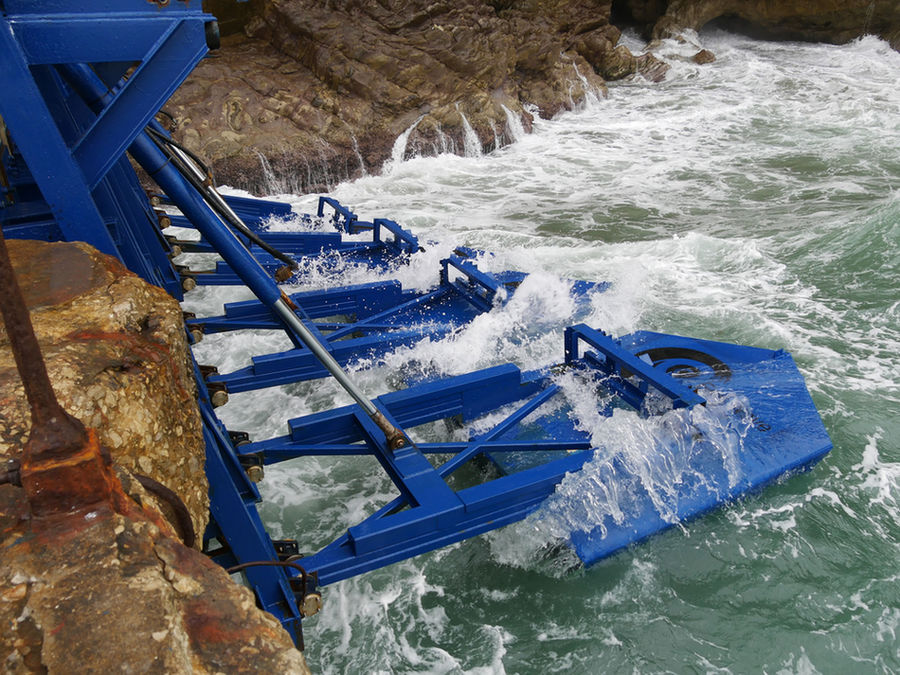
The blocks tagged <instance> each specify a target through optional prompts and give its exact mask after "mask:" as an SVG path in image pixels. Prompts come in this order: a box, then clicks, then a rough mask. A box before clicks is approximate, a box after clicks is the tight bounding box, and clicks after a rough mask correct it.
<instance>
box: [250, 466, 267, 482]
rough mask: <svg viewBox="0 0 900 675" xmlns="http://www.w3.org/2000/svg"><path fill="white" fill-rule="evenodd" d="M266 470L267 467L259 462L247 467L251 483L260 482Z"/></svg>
mask: <svg viewBox="0 0 900 675" xmlns="http://www.w3.org/2000/svg"><path fill="white" fill-rule="evenodd" d="M265 475H266V472H265V469H263V468H262V466H260V465H259V464H254V465H253V466H248V467H247V478H249V479H250V482H251V483H259V482H261V481H262V479H263V478H265Z"/></svg>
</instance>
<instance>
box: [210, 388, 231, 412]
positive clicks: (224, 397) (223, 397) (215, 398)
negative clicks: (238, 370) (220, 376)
mask: <svg viewBox="0 0 900 675" xmlns="http://www.w3.org/2000/svg"><path fill="white" fill-rule="evenodd" d="M209 400H210V403H212V405H213V408H219V407H221V406H223V405H225V404H226V403H228V392H226V391H223V390H221V389H219V390H218V391H214V392H213V395H212V396H210V398H209Z"/></svg>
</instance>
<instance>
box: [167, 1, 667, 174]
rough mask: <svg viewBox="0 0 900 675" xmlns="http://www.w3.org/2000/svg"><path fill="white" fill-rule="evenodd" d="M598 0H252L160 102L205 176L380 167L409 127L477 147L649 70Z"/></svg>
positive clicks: (418, 148) (443, 142)
mask: <svg viewBox="0 0 900 675" xmlns="http://www.w3.org/2000/svg"><path fill="white" fill-rule="evenodd" d="M609 14H610V2H603V1H602V0H548V1H547V2H541V3H536V2H515V1H513V0H493V1H492V2H484V1H483V0H462V1H457V2H430V1H428V2H426V1H423V0H414V1H412V2H408V1H403V2H401V1H399V0H383V1H382V2H377V3H376V2H325V3H322V2H314V1H313V0H265V2H260V3H259V4H258V6H257V12H256V13H255V14H254V15H253V16H252V17H251V18H250V19H249V20H248V22H247V24H246V26H245V33H246V35H243V36H232V37H227V38H226V39H225V41H224V46H223V48H222V49H221V50H219V52H218V53H217V54H216V55H215V56H214V57H212V58H210V59H207V60H205V61H204V62H203V63H202V64H201V65H200V66H199V67H198V68H197V69H196V71H195V72H194V74H193V75H192V76H191V77H190V78H189V80H188V81H187V83H186V84H185V85H184V86H182V88H181V89H180V90H179V91H178V92H177V93H176V95H175V96H174V97H173V99H172V100H171V101H170V103H169V104H168V106H167V109H168V111H169V112H170V113H172V114H173V116H174V117H175V118H176V119H177V121H178V129H179V131H178V134H179V137H180V138H181V139H182V140H183V141H185V142H186V143H187V145H188V146H189V147H191V149H193V150H196V151H198V152H199V153H200V154H202V155H204V156H206V157H207V158H209V159H210V161H211V162H212V165H213V168H214V170H215V172H216V178H217V180H218V181H219V182H222V183H229V184H232V185H240V186H243V187H249V188H251V189H253V188H259V187H261V186H260V179H261V174H262V171H261V162H262V161H266V162H267V163H268V164H269V165H270V166H271V168H272V170H273V171H274V173H275V174H276V175H277V176H279V177H281V178H286V179H287V181H286V183H287V185H286V187H288V188H290V189H292V190H298V191H305V190H309V189H316V188H320V187H322V186H323V185H327V184H329V183H331V184H333V183H335V182H337V181H339V180H345V179H347V178H350V177H354V176H358V175H360V174H361V173H364V172H376V171H378V170H380V168H381V166H382V165H383V163H384V162H385V161H386V160H387V159H388V158H390V157H391V152H392V149H393V145H394V141H395V139H397V138H398V136H400V135H401V134H402V133H403V132H404V131H405V130H408V129H410V128H412V127H414V129H412V131H411V133H410V135H409V138H408V143H407V149H406V152H407V153H416V152H421V153H425V154H435V153H438V152H443V151H451V152H454V151H455V152H458V153H463V152H464V151H466V149H467V148H468V151H469V152H470V153H476V152H482V151H485V150H490V149H492V148H496V147H499V146H502V145H505V144H507V143H509V142H510V140H512V137H513V135H514V134H515V130H516V129H518V128H521V127H524V128H526V129H527V128H528V126H529V125H530V123H531V120H532V115H533V114H540V115H542V116H545V117H549V116H551V115H554V114H556V113H557V112H559V111H560V110H563V109H567V108H571V107H573V106H575V105H578V104H579V103H580V102H581V101H583V100H584V98H585V96H586V95H589V94H601V93H602V92H603V91H604V89H605V81H606V80H610V79H616V78H622V77H626V76H628V75H631V74H633V73H635V72H640V73H644V74H645V75H646V76H647V77H649V78H651V79H658V78H660V77H662V76H663V74H664V72H665V66H664V65H663V64H662V63H661V62H659V61H657V60H656V59H655V58H654V57H652V56H650V55H641V56H634V55H632V54H631V53H630V52H629V51H628V50H627V49H625V48H624V47H620V46H619V47H617V42H618V40H619V31H618V29H616V28H615V27H614V26H612V25H611V24H610V23H609ZM531 106H533V107H531ZM263 158H264V160H263Z"/></svg>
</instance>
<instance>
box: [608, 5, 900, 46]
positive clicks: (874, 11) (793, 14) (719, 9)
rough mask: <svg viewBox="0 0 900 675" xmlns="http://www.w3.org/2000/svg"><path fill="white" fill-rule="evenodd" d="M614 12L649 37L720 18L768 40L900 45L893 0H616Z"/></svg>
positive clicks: (668, 34)
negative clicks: (875, 39)
mask: <svg viewBox="0 0 900 675" xmlns="http://www.w3.org/2000/svg"><path fill="white" fill-rule="evenodd" d="M614 4H616V5H617V9H618V10H619V14H620V15H621V16H623V17H626V18H630V19H632V20H634V21H636V22H637V23H639V24H641V25H643V26H644V27H645V28H646V29H648V32H649V33H650V37H652V38H654V39H661V38H667V37H675V36H677V35H678V34H680V33H681V32H682V31H684V30H685V29H692V30H696V31H699V30H700V29H701V28H703V26H705V25H707V24H708V23H710V22H711V21H714V20H720V21H722V23H723V25H724V26H725V27H727V28H730V29H734V30H738V31H741V32H746V33H749V34H751V35H755V36H758V37H763V38H768V39H780V40H810V41H815V42H832V43H836V44H843V43H846V42H849V41H851V40H855V39H856V38H858V37H861V36H863V35H877V36H879V37H882V38H884V39H885V40H887V41H888V42H890V43H891V46H892V47H893V48H894V49H900V6H898V4H897V2H896V0H785V1H783V2H770V1H769V0H670V1H669V2H668V3H666V2H661V1H660V0H621V1H620V2H617V3H614Z"/></svg>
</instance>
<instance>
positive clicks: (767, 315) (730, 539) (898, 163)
mask: <svg viewBox="0 0 900 675" xmlns="http://www.w3.org/2000/svg"><path fill="white" fill-rule="evenodd" d="M700 39H702V43H703V46H704V47H706V48H708V49H711V50H712V51H713V52H714V53H715V54H716V56H717V57H718V58H717V61H716V62H715V63H714V64H711V65H706V66H697V65H695V64H693V63H691V62H689V61H688V60H687V59H686V58H684V57H686V56H688V55H690V54H692V53H693V52H694V51H696V47H695V46H692V45H677V44H674V43H671V44H668V45H666V46H665V48H664V50H663V56H664V57H665V58H666V59H667V60H669V61H670V62H671V64H672V70H671V71H670V75H669V77H668V79H667V80H666V81H665V82H663V83H660V84H650V83H646V82H643V81H633V82H626V83H618V84H615V85H613V86H611V87H610V91H609V96H608V97H607V98H605V99H604V98H597V99H595V100H590V101H588V102H587V103H586V104H585V106H584V107H583V108H582V109H580V110H578V111H575V112H572V113H567V114H565V115H562V116H560V117H558V118H557V119H554V120H551V121H538V122H537V123H536V124H535V129H534V133H533V134H530V135H527V136H523V137H522V138H521V139H520V140H519V142H517V143H514V144H512V145H510V146H507V147H505V148H503V149H501V150H499V151H497V152H495V153H492V154H489V155H485V156H482V157H456V156H439V157H431V158H415V159H411V160H407V161H404V162H396V163H393V164H392V165H390V166H389V167H386V170H385V172H384V173H383V175H380V176H377V177H366V178H362V179H360V180H357V181H354V182H352V183H345V184H341V185H338V186H335V189H334V191H333V195H334V196H336V197H337V198H338V199H340V200H341V201H342V202H344V203H346V204H349V205H351V206H352V207H354V209H355V210H356V212H358V213H360V215H361V216H362V217H364V218H365V217H369V218H371V217H378V216H388V217H392V218H394V219H395V220H397V221H398V222H400V223H402V224H404V225H405V226H408V227H410V228H411V229H412V230H413V231H415V232H416V233H417V234H419V235H420V237H422V238H424V239H431V240H434V241H436V242H438V243H437V245H436V246H434V247H433V248H432V250H431V251H429V253H428V254H426V255H424V256H423V257H422V259H421V260H420V261H419V262H418V263H416V264H415V265H413V266H412V267H411V268H410V269H408V270H404V271H403V272H402V273H401V278H402V279H403V280H404V282H405V283H408V284H413V285H419V286H427V285H429V284H430V283H433V280H434V279H433V277H434V274H435V270H436V268H437V267H436V265H437V260H438V259H439V258H440V257H441V255H443V254H444V253H446V251H447V250H449V248H450V247H451V246H452V245H454V244H466V245H469V246H474V247H480V248H484V249H488V250H491V251H493V252H495V253H496V256H497V257H496V260H495V261H494V263H491V264H492V265H493V264H496V267H497V268H503V267H512V268H516V269H522V270H528V271H532V272H535V274H534V275H533V276H534V279H535V281H534V282H533V283H532V284H531V285H530V286H528V287H527V288H525V290H526V291H527V292H525V293H523V294H522V298H521V300H519V299H518V295H517V296H516V302H515V303H510V306H508V307H507V308H505V309H504V310H501V311H499V312H498V311H495V312H494V313H492V315H489V316H487V317H482V318H481V319H479V320H477V321H476V322H475V323H474V324H473V325H472V326H470V327H469V328H467V329H466V330H464V331H462V332H461V333H460V334H458V335H455V336H453V337H452V338H450V339H448V340H445V341H442V342H440V343H435V344H432V343H427V344H423V345H419V346H417V347H414V348H411V349H408V350H402V351H400V352H398V353H397V354H395V355H393V356H392V357H391V359H390V360H389V361H390V363H389V368H388V369H387V370H386V369H383V368H382V369H376V371H375V372H368V371H366V372H360V373H359V374H358V375H357V377H359V378H360V380H361V381H362V383H363V386H364V387H366V388H367V389H368V390H369V391H370V392H372V393H380V392H381V391H384V387H385V384H384V380H385V377H386V376H387V375H386V373H387V372H388V371H389V370H390V367H399V365H400V364H402V363H404V362H405V361H407V360H409V359H415V360H417V361H419V362H426V361H427V362H429V363H430V364H431V365H432V367H434V368H437V369H438V370H442V371H444V372H448V373H449V372H465V371H467V370H471V369H473V368H478V367H483V366H485V365H490V364H493V363H497V362H501V361H505V360H513V361H516V362H517V363H520V364H521V365H524V366H526V367H527V366H531V365H538V364H542V363H547V362H554V361H558V360H559V358H560V355H561V353H562V340H561V338H560V337H559V329H560V328H561V327H562V326H564V325H566V324H567V323H570V322H571V319H572V316H573V312H574V311H575V310H574V309H573V308H572V307H571V306H570V304H567V303H566V302H565V297H566V286H565V284H564V283H562V282H560V281H558V277H569V278H581V279H587V280H592V281H600V280H610V281H612V282H613V284H614V285H613V288H612V290H610V291H609V292H608V293H606V294H604V295H603V296H601V297H599V298H595V300H594V303H593V306H592V308H591V313H590V316H589V317H588V322H589V323H593V324H594V325H597V326H599V327H602V328H605V329H606V330H608V331H612V332H614V333H625V332H628V331H631V330H634V329H644V328H645V329H652V330H662V331H665V332H673V333H679V332H681V333H684V334H689V335H693V336H696V337H702V338H709V339H719V340H728V341H735V342H741V343H745V344H751V345H756V346H761V347H769V348H785V349H787V350H788V351H790V352H791V353H792V354H793V355H794V358H795V359H796V361H797V363H798V365H799V367H800V369H801V370H802V372H803V373H804V375H805V376H806V378H807V383H808V386H809V389H810V391H811V393H812V395H813V398H814V400H815V402H816V405H817V406H818V408H819V410H820V412H821V414H822V417H823V419H824V421H825V425H826V427H827V429H828V431H829V433H830V434H831V437H832V439H833V441H834V450H833V451H832V452H831V454H829V455H828V456H827V457H826V458H825V459H824V461H822V462H821V463H820V464H819V465H818V466H816V467H815V468H814V469H813V470H812V471H810V472H809V473H806V474H803V475H799V476H794V477H791V478H789V479H787V480H784V481H782V482H781V483H779V484H777V485H774V486H772V487H769V488H767V489H766V490H765V491H763V492H762V493H760V494H757V495H754V496H752V497H750V498H747V499H745V500H742V501H740V502H738V503H734V504H731V505H729V506H727V507H726V508H723V509H721V510H719V511H717V512H715V513H713V514H711V515H709V516H707V517H704V518H702V519H700V520H697V521H694V522H691V523H689V524H687V525H686V526H684V527H681V528H675V529H672V530H670V531H669V532H667V533H665V534H663V535H660V536H657V537H655V538H653V539H652V540H650V541H648V542H646V543H644V544H642V545H640V546H637V547H634V548H632V549H630V550H628V551H626V552H624V553H621V554H618V555H616V556H614V557H613V558H611V559H608V560H606V561H603V562H601V563H600V564H597V565H595V566H594V567H592V568H590V569H579V570H575V571H572V570H571V569H569V568H568V566H567V564H566V562H567V561H566V560H565V556H562V557H560V556H559V555H556V556H554V555H546V554H542V553H541V550H542V548H541V544H542V543H546V542H541V541H540V535H539V534H536V531H535V528H534V525H533V524H532V523H530V522H528V521H526V522H525V523H521V524H518V525H514V526H511V527H508V528H506V529H505V530H503V531H500V532H496V533H491V534H488V535H484V536H481V537H479V538H477V539H474V540H472V541H469V542H465V543H462V544H458V545H455V546H452V547H450V548H448V549H445V550H442V551H438V552H434V553H431V554H427V555H423V556H420V557H418V558H416V559H414V560H411V561H407V562H404V563H400V564H397V565H393V566H391V567H389V568H386V569H383V570H379V571H376V572H372V573H369V574H366V575H364V576H362V577H359V578H355V579H351V580H348V581H345V582H342V583H339V584H336V585H334V586H331V587H327V588H326V589H325V609H324V610H323V611H322V613H320V615H318V616H317V617H316V618H314V619H312V620H309V621H307V622H306V624H305V634H306V641H307V645H308V649H307V657H308V659H309V661H310V663H311V665H312V666H313V668H314V670H315V671H318V672H326V673H345V672H348V673H357V672H359V673H369V672H404V673H406V672H416V673H426V672H427V673H431V672H435V673H461V672H466V673H479V674H481V673H504V672H506V673H544V672H576V673H598V672H626V671H630V672H641V673H653V672H679V673H680V672H689V673H693V672H727V673H746V672H767V673H776V672H778V673H780V672H786V673H816V672H819V673H849V672H853V673H889V672H898V671H900V636H898V630H900V584H898V581H900V543H898V542H900V487H898V482H900V383H898V374H900V355H898V354H900V88H898V86H897V84H898V75H900V54H898V53H896V52H893V51H891V50H890V48H889V47H888V46H887V45H886V44H885V43H884V42H881V41H879V40H876V39H874V38H866V39H864V40H862V41H859V42H856V43H853V44H850V45H846V46H826V45H808V44H783V43H782V44H776V43H764V42H756V41H752V40H750V39H747V38H742V37H736V36H732V35H728V34H725V33H719V32H711V33H708V34H707V33H704V34H703V35H702V36H701V38H700ZM626 41H627V42H628V43H629V44H630V46H632V47H633V48H635V49H638V48H639V47H640V45H639V44H638V43H637V42H636V40H635V39H634V38H626ZM574 77H576V75H575V74H574V73H573V78H574ZM401 149H402V148H401ZM276 187H277V186H276ZM290 199H291V200H292V201H294V202H295V203H296V204H297V205H298V207H300V208H301V209H302V210H310V209H311V208H313V205H314V197H312V196H293V195H292V196H290ZM367 278H371V275H370V274H369V273H366V272H363V271H361V270H355V269H348V270H345V273H344V277H343V279H344V280H346V281H359V280H362V279H367ZM320 281H321V279H320V278H318V279H317V278H316V277H315V276H314V275H313V277H311V278H310V279H309V281H308V282H307V283H308V284H309V285H315V284H316V283H317V282H320ZM523 288H524V287H523ZM219 292H220V291H218V290H216V291H209V292H208V294H207V295H198V296H196V299H195V300H192V302H195V303H197V304H200V305H202V304H203V303H207V304H208V305H209V304H210V303H212V304H215V302H217V301H218V300H219V299H220V298H219V296H217V295H215V293H219ZM535 325H537V326H538V327H539V328H541V329H542V330H545V331H546V337H540V338H535V339H531V340H529V341H528V342H527V344H524V345H522V344H518V343H517V342H516V339H517V338H516V336H517V335H521V333H522V328H523V327H525V326H528V327H529V329H533V328H534V327H535ZM229 339H231V342H225V339H224V338H223V339H222V340H218V341H217V340H210V339H208V340H206V341H204V343H203V344H201V345H200V350H203V349H205V350H207V351H206V355H207V356H209V357H210V358H206V359H203V358H201V360H202V361H209V360H213V358H212V357H213V356H216V357H217V358H218V360H219V361H220V362H221V363H222V364H223V365H225V366H226V367H227V366H229V365H241V364H242V362H243V361H244V360H246V358H247V357H248V355H249V354H250V353H251V352H252V351H253V350H256V351H261V350H262V349H265V348H266V347H270V348H275V347H277V346H278V345H279V344H281V343H280V342H279V340H280V338H263V337H256V338H253V339H252V340H251V339H249V338H229ZM241 340H245V341H246V342H241ZM264 340H268V342H265V341H264ZM223 343H225V344H227V346H228V349H227V350H223V349H222V345H223ZM201 356H203V354H201ZM344 402H345V399H344V398H343V396H342V394H341V393H339V392H337V391H336V390H335V389H334V387H332V386H331V385H327V384H326V385H321V384H319V385H295V386H292V387H286V388H279V389H275V390H268V391H265V392H260V393H256V394H252V395H245V396H235V397H233V399H232V403H229V404H228V405H227V406H225V408H223V409H222V411H223V417H224V418H225V419H226V422H227V423H228V424H229V426H231V427H232V428H240V429H247V430H250V431H252V432H254V435H255V436H257V437H263V436H266V435H269V436H271V435H276V434H280V433H284V427H283V420H284V419H286V418H287V417H291V416H296V415H298V414H301V413H303V412H306V411H309V410H314V409H321V408H323V407H326V406H330V405H333V404H335V403H344ZM263 490H264V494H265V496H266V498H267V499H268V500H269V501H268V503H267V505H266V506H265V507H264V509H263V514H264V517H265V518H266V519H267V521H268V522H269V523H270V524H271V526H272V528H273V530H274V531H275V533H276V534H283V535H285V536H295V537H297V538H298V539H300V540H301V542H302V544H301V545H302V546H304V547H306V548H307V549H308V550H314V549H315V548H317V547H318V546H321V545H323V544H324V543H326V542H327V541H329V540H330V539H331V538H333V537H334V536H337V535H338V534H339V533H340V532H342V531H343V529H345V528H346V527H347V526H348V525H351V524H353V523H355V522H358V521H359V520H360V519H361V518H362V517H364V516H365V515H366V514H367V513H370V512H371V511H372V510H374V509H375V508H376V507H377V506H378V505H380V504H381V503H383V502H385V501H387V500H388V499H390V498H391V496H392V491H391V486H390V484H389V482H388V481H387V480H386V479H385V478H384V477H383V476H382V475H381V473H380V471H379V470H378V469H377V467H376V466H375V465H374V463H369V462H368V461H366V460H362V459H347V458H344V459H334V460H306V461H304V462H301V463H297V464H295V465H292V466H285V467H281V468H280V469H276V470H270V471H268V472H267V479H266V481H265V483H264V484H263Z"/></svg>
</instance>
